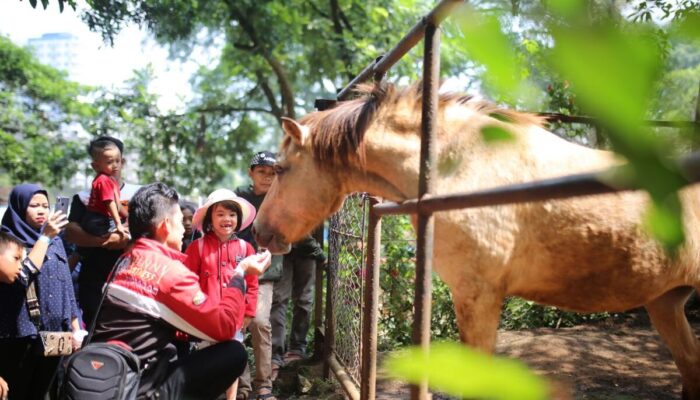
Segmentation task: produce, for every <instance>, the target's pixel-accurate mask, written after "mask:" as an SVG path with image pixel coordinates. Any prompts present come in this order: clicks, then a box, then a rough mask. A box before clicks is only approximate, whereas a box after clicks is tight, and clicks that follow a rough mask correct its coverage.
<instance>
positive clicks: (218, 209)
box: [185, 189, 258, 399]
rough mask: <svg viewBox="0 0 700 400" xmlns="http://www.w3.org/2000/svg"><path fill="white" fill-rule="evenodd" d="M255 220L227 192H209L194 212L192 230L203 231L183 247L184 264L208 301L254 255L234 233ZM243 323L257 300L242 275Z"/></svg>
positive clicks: (253, 285)
mask: <svg viewBox="0 0 700 400" xmlns="http://www.w3.org/2000/svg"><path fill="white" fill-rule="evenodd" d="M254 218H255V208H254V207H253V206H252V205H251V204H250V203H248V202H247V201H246V200H244V199H242V198H240V197H238V196H236V195H235V194H234V193H233V192H232V191H230V190H227V189H218V190H215V191H214V192H212V193H211V194H210V195H209V197H208V198H207V201H206V203H204V205H202V206H201V207H200V208H198V209H197V211H196V212H195V213H194V217H193V218H192V224H193V225H194V227H195V229H199V230H201V231H202V232H204V236H203V237H202V238H200V239H197V240H195V241H194V242H192V244H190V246H189V247H188V248H187V251H186V254H187V261H186V262H185V265H187V267H188V268H190V269H191V270H192V271H193V272H195V273H196V274H198V275H199V283H200V286H201V287H202V291H204V294H205V295H206V296H207V297H208V298H211V299H215V300H216V299H219V298H220V297H221V292H222V290H223V289H224V288H225V287H226V282H229V281H230V280H231V279H232V278H233V277H234V276H236V275H243V272H242V271H239V270H238V264H239V262H240V261H241V260H242V259H244V258H246V257H248V256H250V255H254V254H255V249H253V246H252V245H251V244H250V243H248V242H246V241H245V240H243V239H239V238H238V237H237V236H236V233H237V232H239V231H240V230H241V229H245V228H246V227H248V225H250V224H251V223H252V222H253V219H254ZM245 282H246V296H245V311H244V316H245V323H244V328H245V327H246V326H247V325H248V323H249V322H250V320H251V319H252V318H253V317H254V316H255V308H256V304H257V298H258V277H257V276H255V275H245ZM235 339H236V340H238V341H241V342H242V341H243V334H242V332H241V331H239V332H237V333H236V337H235ZM235 395H236V383H234V385H233V386H232V387H231V388H229V390H227V392H226V398H227V399H232V398H234V397H235Z"/></svg>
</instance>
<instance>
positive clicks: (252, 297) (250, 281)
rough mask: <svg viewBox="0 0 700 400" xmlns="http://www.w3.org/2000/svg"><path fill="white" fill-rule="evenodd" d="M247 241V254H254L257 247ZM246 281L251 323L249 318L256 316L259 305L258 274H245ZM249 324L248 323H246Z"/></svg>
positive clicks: (246, 307)
mask: <svg viewBox="0 0 700 400" xmlns="http://www.w3.org/2000/svg"><path fill="white" fill-rule="evenodd" d="M244 243H245V253H244V254H245V255H246V256H252V255H253V254H255V249H253V246H251V244H250V243H247V242H244ZM245 282H246V293H245V298H246V302H245V314H244V315H245V317H246V321H245V322H247V323H249V319H253V318H255V312H256V310H257V307H258V286H259V283H258V276H257V275H254V274H246V275H245ZM246 325H247V324H246Z"/></svg>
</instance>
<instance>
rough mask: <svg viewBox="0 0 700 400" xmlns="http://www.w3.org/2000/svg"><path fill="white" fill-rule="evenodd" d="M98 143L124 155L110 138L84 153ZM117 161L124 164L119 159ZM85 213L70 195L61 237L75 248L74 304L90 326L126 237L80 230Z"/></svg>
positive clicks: (82, 205) (77, 198) (121, 145)
mask: <svg viewBox="0 0 700 400" xmlns="http://www.w3.org/2000/svg"><path fill="white" fill-rule="evenodd" d="M99 141H109V142H112V143H114V144H115V145H116V146H117V148H118V149H119V153H120V154H124V143H123V142H122V141H121V140H119V139H117V138H115V137H112V136H100V137H98V138H96V139H94V140H93V141H91V142H90V145H89V146H88V154H91V152H92V145H93V144H94V143H97V142H99ZM121 162H122V164H124V159H123V158H122V160H121ZM120 180H121V179H120ZM121 185H123V183H122V182H120V186H121ZM86 211H87V208H86V202H85V201H83V200H82V199H81V196H80V194H76V195H74V196H73V200H72V202H71V208H70V214H69V215H68V221H69V222H68V225H66V231H65V238H66V240H67V241H68V242H70V243H73V244H75V245H77V246H78V248H79V249H78V253H80V256H81V267H80V275H79V276H78V303H79V304H80V308H81V309H82V311H83V321H84V322H85V323H86V324H87V325H88V326H90V323H91V322H92V319H93V318H94V317H95V312H96V311H97V307H98V306H99V303H100V299H101V297H102V287H103V286H104V284H105V282H106V281H107V276H108V275H109V273H110V271H111V270H112V267H113V266H114V263H115V262H116V261H117V259H118V258H119V256H120V255H121V254H122V251H123V249H124V248H125V247H126V245H127V243H128V237H126V236H124V235H120V234H119V233H117V232H110V233H107V234H105V235H102V236H94V235H90V234H89V233H87V232H85V231H84V230H83V229H82V227H81V222H82V220H83V216H84V215H85V213H86Z"/></svg>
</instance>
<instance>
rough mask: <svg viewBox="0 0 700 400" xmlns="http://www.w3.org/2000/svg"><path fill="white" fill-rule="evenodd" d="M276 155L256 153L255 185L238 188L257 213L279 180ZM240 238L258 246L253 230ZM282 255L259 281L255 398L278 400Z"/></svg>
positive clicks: (246, 377)
mask: <svg viewBox="0 0 700 400" xmlns="http://www.w3.org/2000/svg"><path fill="white" fill-rule="evenodd" d="M275 163H276V159H275V154H274V153H272V152H270V151H260V152H257V153H255V155H254V156H253V158H252V159H251V161H250V168H249V169H248V176H249V177H250V180H251V184H250V185H249V186H242V187H239V188H237V189H236V194H237V195H239V196H241V197H243V198H244V199H246V200H248V201H249V202H250V203H251V204H252V205H253V206H254V207H255V208H256V210H257V209H258V208H259V207H260V204H262V202H263V199H264V198H265V194H267V191H268V190H270V185H271V184H272V181H273V180H274V178H275V171H274V167H273V166H274V165H275ZM239 236H240V237H241V238H243V239H245V240H247V241H249V242H251V243H252V244H253V246H256V243H255V240H254V238H253V234H252V233H251V228H250V227H248V228H246V229H241V232H240V234H239ZM282 258H283V257H282V256H279V255H278V256H272V264H271V265H270V268H268V270H267V271H266V272H265V273H264V274H263V275H260V277H259V278H258V306H257V310H256V312H255V318H254V319H253V321H251V323H250V325H249V326H248V330H249V331H250V336H251V339H252V342H253V354H254V355H255V381H254V383H255V390H256V395H255V397H253V398H255V399H259V400H275V396H274V395H273V394H272V382H273V381H274V379H275V374H276V373H277V370H276V369H275V368H276V365H273V364H272V325H271V324H270V309H271V307H272V297H273V296H272V292H273V289H274V284H275V282H276V281H278V280H279V279H280V278H281V277H282ZM252 389H253V388H252V385H251V382H250V371H249V368H248V367H246V369H245V371H244V372H243V375H241V378H240V386H239V388H238V396H239V398H247V397H248V395H249V394H250V392H252Z"/></svg>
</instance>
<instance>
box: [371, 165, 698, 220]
mask: <svg viewBox="0 0 700 400" xmlns="http://www.w3.org/2000/svg"><path fill="white" fill-rule="evenodd" d="M679 166H680V168H681V170H682V172H683V174H684V175H685V177H686V178H687V179H688V182H700V152H696V153H693V154H691V155H689V156H686V157H684V158H683V159H681V161H680V162H679ZM618 168H622V167H616V168H613V169H610V170H608V171H605V172H596V173H587V174H578V175H568V176H563V177H558V178H551V179H543V180H540V181H535V182H527V183H517V184H513V185H506V186H500V187H496V188H491V189H484V190H479V191H475V192H468V193H455V194H448V195H426V196H423V197H422V198H420V199H411V200H406V201H404V202H402V203H400V204H399V203H394V202H386V203H382V204H378V205H376V206H375V207H374V209H375V212H376V213H377V214H379V215H399V214H416V213H427V212H436V211H446V210H453V209H458V208H473V207H484V206H496V205H504V204H516V203H526V202H531V201H543V200H556V199H565V198H569V197H576V196H588V195H595V194H606V193H614V192H621V191H630V190H638V189H639V188H638V187H635V186H633V185H631V184H630V183H626V182H619V183H616V184H614V186H613V184H612V183H609V182H610V181H611V179H609V178H604V177H605V176H607V177H611V176H615V175H616V172H615V171H616V170H617V169H618Z"/></svg>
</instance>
